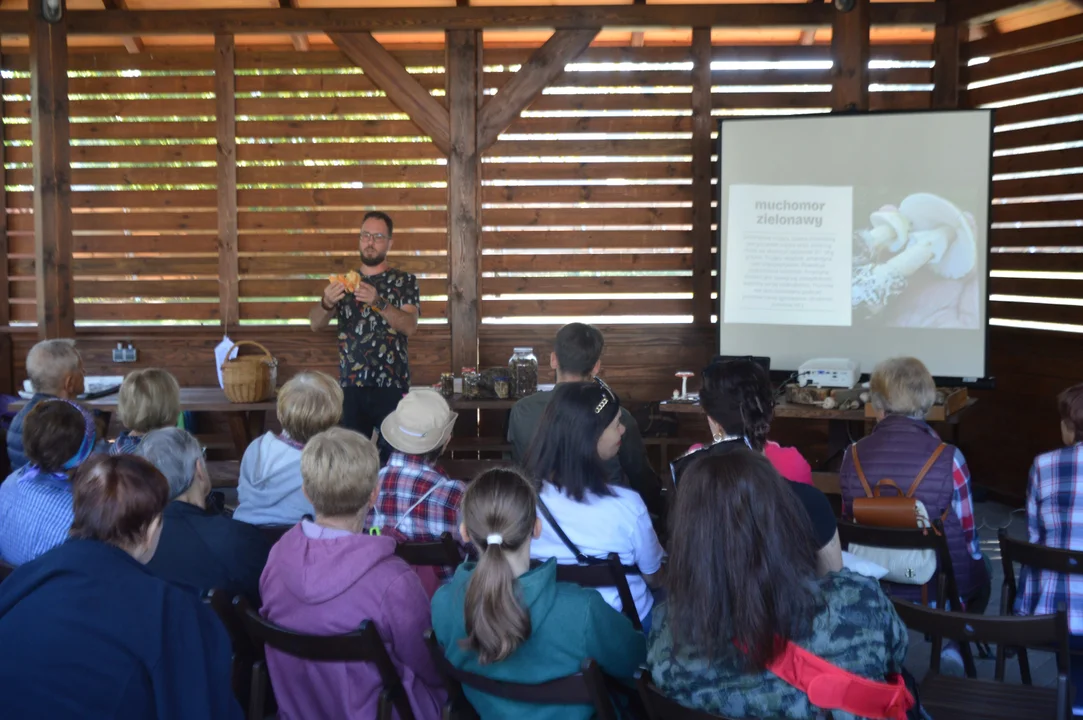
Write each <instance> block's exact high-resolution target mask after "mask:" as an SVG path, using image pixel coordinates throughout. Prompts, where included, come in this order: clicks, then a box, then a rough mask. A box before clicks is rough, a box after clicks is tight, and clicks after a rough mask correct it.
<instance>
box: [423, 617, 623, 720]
mask: <svg viewBox="0 0 1083 720" xmlns="http://www.w3.org/2000/svg"><path fill="white" fill-rule="evenodd" d="M425 643H426V644H427V645H428V646H429V654H430V655H432V659H433V663H434V664H435V665H436V669H437V670H438V671H439V672H440V675H441V677H442V678H443V679H444V684H445V685H446V686H447V691H448V699H449V702H451V703H452V704H453V705H454V704H455V703H464V702H465V697H464V696H463V692H462V688H463V686H466V687H468V688H471V689H473V690H477V691H478V692H483V693H485V694H486V695H493V696H494V697H498V698H502V699H504V700H512V701H514V702H521V703H529V704H531V705H591V706H593V707H594V712H595V713H596V714H597V717H598V718H599V720H617V714H616V711H615V710H614V708H613V701H612V700H610V698H609V692H608V690H606V683H605V675H604V674H603V673H602V670H601V668H599V667H598V663H596V662H595V661H594V660H592V659H591V658H587V659H586V660H584V661H583V663H582V664H581V665H580V669H579V672H577V673H575V674H574V675H566V676H564V677H561V678H556V679H555V680H550V681H548V682H543V683H537V684H528V683H514V682H507V681H504V680H493V679H492V678H487V677H483V676H481V675H477V674H475V673H471V672H467V671H465V670H460V669H459V668H457V667H455V666H454V665H452V664H451V663H450V662H449V661H448V659H447V657H446V656H445V655H444V648H442V647H440V642H439V641H438V640H437V639H436V635H435V634H434V633H433V631H432V630H426V631H425ZM460 707H461V706H460Z"/></svg>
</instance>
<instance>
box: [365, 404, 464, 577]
mask: <svg viewBox="0 0 1083 720" xmlns="http://www.w3.org/2000/svg"><path fill="white" fill-rule="evenodd" d="M457 417H458V415H457V414H456V413H453V412H451V408H449V407H448V404H447V401H446V400H444V398H443V397H442V396H441V395H440V393H438V392H436V391H435V390H431V389H429V388H418V389H413V390H411V391H410V392H409V393H407V395H406V396H405V397H404V398H403V399H402V400H401V401H400V402H399V406H398V408H396V409H395V411H394V412H393V413H391V414H390V415H388V416H387V418H386V419H385V420H384V421H383V424H382V425H381V426H380V434H381V435H382V436H383V438H384V439H385V440H387V442H388V444H389V445H390V446H391V447H392V450H393V452H392V453H391V457H390V459H389V460H388V462H387V465H386V466H384V468H383V469H382V470H380V497H379V499H378V500H377V501H376V507H374V508H373V516H374V517H373V519H372V520H373V521H372V523H371V524H372V525H374V526H375V527H378V528H382V529H389V530H394V531H396V532H397V533H399V534H401V535H403V536H405V537H406V539H407V540H436V539H438V538H439V537H440V535H441V534H442V533H445V532H450V533H451V534H452V537H454V538H455V539H456V540H461V539H460V538H459V530H458V528H459V506H460V505H461V504H462V499H463V492H465V490H466V486H465V485H464V484H463V483H462V482H460V481H458V480H452V479H451V478H449V477H447V476H446V475H444V473H443V472H442V471H441V470H440V469H438V468H437V466H436V461H437V459H438V458H439V457H440V454H441V453H442V452H443V451H444V447H445V446H446V445H447V443H448V440H450V439H451V431H452V429H453V428H454V427H455V420H456V418H457ZM436 572H437V575H438V576H439V578H440V580H441V582H446V581H448V580H449V579H451V576H452V574H453V573H454V572H455V568H452V567H444V568H437V571H436Z"/></svg>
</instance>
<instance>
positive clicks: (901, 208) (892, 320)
mask: <svg viewBox="0 0 1083 720" xmlns="http://www.w3.org/2000/svg"><path fill="white" fill-rule="evenodd" d="M977 252H978V244H977V227H976V224H975V221H974V216H973V215H972V214H970V213H968V212H964V211H962V210H960V209H959V208H958V207H957V206H956V205H955V204H954V203H952V202H951V201H950V200H946V199H944V198H942V197H940V196H939V195H934V194H932V193H914V194H912V195H909V196H907V197H906V198H905V199H904V200H903V201H902V202H901V203H899V205H898V207H895V206H893V205H885V206H883V207H881V208H880V209H879V210H877V211H875V212H873V213H872V214H871V215H870V217H869V227H867V228H864V229H861V230H858V231H857V232H855V233H854V253H853V258H854V259H853V281H852V282H853V284H852V290H851V302H852V305H853V309H854V312H855V314H856V315H857V317H858V318H859V319H864V320H870V319H876V320H877V324H880V325H883V326H886V327H900V328H901V327H906V328H960V329H976V328H977V327H978V325H979V320H980V317H979V310H980V308H979V292H978V291H979V289H980V288H979V283H978V274H977V272H976V268H977V259H978V258H977Z"/></svg>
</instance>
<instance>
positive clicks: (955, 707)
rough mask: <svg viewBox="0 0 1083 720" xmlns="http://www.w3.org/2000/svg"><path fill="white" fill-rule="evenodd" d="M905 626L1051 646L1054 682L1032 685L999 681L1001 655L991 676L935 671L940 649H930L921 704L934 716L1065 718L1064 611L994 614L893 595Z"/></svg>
mask: <svg viewBox="0 0 1083 720" xmlns="http://www.w3.org/2000/svg"><path fill="white" fill-rule="evenodd" d="M892 602H893V603H894V604H895V610H896V612H898V613H899V617H900V618H902V621H903V622H904V623H906V626H907V627H908V628H910V629H911V630H915V631H917V632H923V633H928V634H931V635H933V636H942V637H949V638H952V639H954V640H958V641H959V643H960V645H963V646H965V645H966V644H968V643H970V642H983V643H989V644H993V643H995V644H997V645H1004V646H1010V647H1042V648H1046V649H1048V648H1050V647H1056V655H1057V686H1056V687H1055V688H1037V687H1033V686H1026V685H1008V684H1007V683H1005V682H1004V658H1003V655H1002V654H1001V653H998V655H997V662H996V668H995V670H994V673H993V677H994V680H993V681H989V680H978V679H975V678H952V677H947V676H944V675H941V674H940V655H939V653H933V655H932V658H931V660H930V663H929V673H928V675H926V676H925V679H924V680H923V681H922V683H921V685H920V687H919V689H918V695H919V696H920V698H921V704H922V706H923V707H924V708H925V709H926V710H927V711H928V713H929V714H930V715H932V716H933V717H935V718H941V717H943V718H952V720H979V719H980V720H1031V719H1033V720H1039V718H1040V719H1041V720H1053V719H1055V720H1068V718H1070V717H1071V714H1072V707H1071V703H1070V702H1069V685H1068V664H1069V660H1068V616H1067V615H1066V614H1065V612H1064V609H1063V607H1062V608H1060V610H1059V612H1057V613H1056V614H1055V615H1039V616H1036V617H1025V618H1024V617H997V616H986V615H973V614H970V613H961V612H945V611H943V610H934V609H932V608H927V607H924V606H923V605H918V604H916V603H911V602H906V601H905V600H892Z"/></svg>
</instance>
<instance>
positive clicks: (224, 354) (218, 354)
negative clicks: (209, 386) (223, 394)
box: [214, 335, 237, 388]
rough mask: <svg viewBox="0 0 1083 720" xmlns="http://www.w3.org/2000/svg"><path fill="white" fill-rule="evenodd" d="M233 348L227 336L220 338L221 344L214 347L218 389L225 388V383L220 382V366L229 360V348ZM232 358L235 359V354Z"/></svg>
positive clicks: (234, 353) (235, 353)
mask: <svg viewBox="0 0 1083 720" xmlns="http://www.w3.org/2000/svg"><path fill="white" fill-rule="evenodd" d="M232 347H233V341H232V340H230V339H229V335H223V336H222V342H220V343H218V344H217V345H215V346H214V367H215V369H216V370H218V387H220V388H225V387H226V383H225V381H223V380H222V364H223V363H225V361H226V360H228V359H229V357H228V356H229V355H230V352H229V350H230V348H232ZM232 355H233V357H237V352H236V351H234V352H233V353H232Z"/></svg>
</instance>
